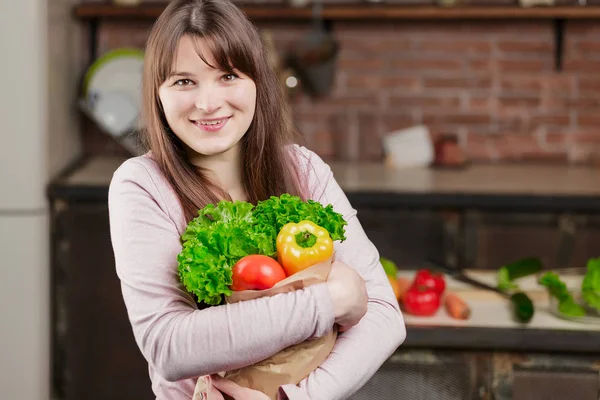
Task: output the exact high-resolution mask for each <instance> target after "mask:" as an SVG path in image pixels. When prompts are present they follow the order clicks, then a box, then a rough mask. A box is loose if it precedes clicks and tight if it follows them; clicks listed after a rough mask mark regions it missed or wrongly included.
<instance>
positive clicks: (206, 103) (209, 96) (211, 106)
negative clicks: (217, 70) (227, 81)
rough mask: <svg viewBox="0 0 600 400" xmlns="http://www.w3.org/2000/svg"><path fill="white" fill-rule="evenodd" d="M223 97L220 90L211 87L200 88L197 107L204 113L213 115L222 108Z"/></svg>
mask: <svg viewBox="0 0 600 400" xmlns="http://www.w3.org/2000/svg"><path fill="white" fill-rule="evenodd" d="M221 103H222V99H221V95H220V93H219V90H218V88H215V87H213V86H211V85H207V86H203V87H200V88H198V93H197V94H196V99H195V106H196V108H197V109H199V110H202V111H204V112H205V113H207V114H212V113H214V112H215V111H217V110H218V109H219V108H221Z"/></svg>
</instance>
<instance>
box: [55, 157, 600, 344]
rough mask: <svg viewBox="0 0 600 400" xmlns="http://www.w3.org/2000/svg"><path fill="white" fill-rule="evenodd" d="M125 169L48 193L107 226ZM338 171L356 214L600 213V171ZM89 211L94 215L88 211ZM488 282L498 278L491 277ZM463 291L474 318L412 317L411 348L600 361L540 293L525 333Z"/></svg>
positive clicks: (493, 304) (91, 164)
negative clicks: (412, 210) (116, 178)
mask: <svg viewBox="0 0 600 400" xmlns="http://www.w3.org/2000/svg"><path fill="white" fill-rule="evenodd" d="M123 161H124V159H123V158H119V157H95V158H91V159H87V160H84V161H83V162H80V163H77V164H76V165H74V166H73V168H71V169H70V170H69V171H67V172H66V173H65V174H63V175H62V176H61V177H59V178H57V179H56V180H54V181H53V182H52V183H51V184H50V185H49V187H48V195H49V197H50V199H51V200H52V201H53V202H54V201H55V200H59V201H61V202H67V203H72V204H74V205H77V207H78V209H81V211H74V210H71V212H73V213H75V215H78V214H77V213H78V212H81V213H82V216H81V217H79V216H77V217H71V218H75V220H79V219H81V218H89V217H90V216H91V215H94V217H93V218H97V219H99V221H102V224H107V221H105V220H106V219H107V216H106V215H105V213H106V208H105V205H104V204H105V203H106V200H107V195H108V185H109V183H110V180H111V178H112V174H113V172H114V171H115V170H116V169H117V168H118V166H119V165H120V164H121V163H122V162H123ZM331 167H332V170H333V171H334V174H335V177H336V179H337V180H338V182H339V184H340V186H341V187H342V188H343V189H344V190H345V191H346V193H347V194H348V197H349V198H350V201H351V202H352V203H353V205H355V206H357V205H358V206H360V205H366V206H370V207H377V206H391V207H418V208H428V207H430V208H436V207H439V208H453V207H454V208H458V209H460V208H468V207H480V208H495V209H501V208H506V209H508V210H511V211H515V210H517V209H518V210H527V209H531V210H533V211H539V210H540V209H543V210H557V211H558V210H576V211H583V210H585V211H600V169H595V168H575V167H560V166H541V165H519V166H517V165H514V166H512V165H507V166H472V167H471V168H468V169H465V170H453V171H451V170H437V169H431V170H430V169H406V170H393V169H390V168H387V167H385V166H383V165H382V164H355V165H351V166H350V165H348V164H342V163H332V164H331ZM86 203H90V204H92V206H91V207H92V208H91V209H89V210H88V209H87V208H85V207H87V206H86ZM80 206H81V207H80ZM77 207H76V208H77ZM92 210H93V211H92ZM95 213H98V215H97V216H95V215H96V214H95ZM86 224H87V223H86ZM102 226H104V225H102ZM97 240H101V238H98V239H97ZM102 240H104V239H102ZM105 240H106V241H108V240H109V238H108V237H106V238H105ZM106 247H107V248H109V246H108V244H106ZM482 279H494V276H493V275H492V276H489V272H488V275H485V274H483V277H482ZM461 285H463V284H461V283H459V282H452V283H451V284H449V287H451V288H453V290H454V289H456V290H460V291H461V294H462V295H463V296H465V299H466V300H467V301H468V302H469V303H470V305H471V307H472V310H473V316H472V318H471V319H470V320H469V321H456V320H451V319H450V318H448V317H447V316H446V315H445V312H444V310H440V312H438V315H437V316H436V317H435V318H417V317H413V316H410V315H405V321H406V324H407V330H408V335H407V339H406V341H405V344H404V345H403V346H404V347H406V348H423V349H431V348H438V349H444V348H445V349H461V348H462V349H474V350H503V351H530V352H535V351H550V352H561V351H564V352H580V353H594V352H595V353H600V334H599V332H598V327H597V326H585V325H581V324H578V323H573V322H569V321H564V320H561V319H558V318H556V317H553V316H551V315H550V314H549V313H548V312H547V297H545V296H544V293H543V292H540V291H539V289H538V290H537V291H536V289H535V288H533V287H532V288H531V290H532V291H533V292H532V293H534V296H533V297H534V298H535V299H536V310H537V311H536V314H535V316H534V319H533V320H532V321H531V323H529V324H527V325H520V324H517V323H515V322H513V321H512V319H511V317H510V312H509V309H508V308H507V306H506V302H505V301H504V300H503V299H502V298H500V297H499V296H497V295H495V294H494V293H486V292H482V291H480V290H475V291H474V290H472V289H469V288H466V287H464V285H463V286H461Z"/></svg>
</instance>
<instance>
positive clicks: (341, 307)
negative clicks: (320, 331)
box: [327, 261, 368, 332]
mask: <svg viewBox="0 0 600 400" xmlns="http://www.w3.org/2000/svg"><path fill="white" fill-rule="evenodd" d="M327 285H328V288H329V294H330V295H331V301H332V303H333V312H334V314H335V323H336V324H338V325H339V326H340V332H343V331H345V330H348V329H349V328H351V327H353V326H354V325H356V324H358V322H359V321H360V320H361V318H362V317H363V316H364V315H365V314H366V312H367V299H368V296H367V288H366V286H365V281H364V279H363V278H362V277H361V276H360V275H359V274H358V272H356V271H355V270H354V269H352V268H350V267H348V266H347V265H346V264H344V263H342V262H340V261H334V262H333V264H332V268H331V272H330V273H329V278H328V279H327Z"/></svg>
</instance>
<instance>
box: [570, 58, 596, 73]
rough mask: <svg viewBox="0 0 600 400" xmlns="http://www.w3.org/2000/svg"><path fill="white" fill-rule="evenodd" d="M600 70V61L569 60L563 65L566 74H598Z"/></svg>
mask: <svg viewBox="0 0 600 400" xmlns="http://www.w3.org/2000/svg"><path fill="white" fill-rule="evenodd" d="M599 70H600V60H585V59H581V58H577V59H567V60H565V62H564V65H563V71H565V72H581V73H589V74H597V73H598V71H599Z"/></svg>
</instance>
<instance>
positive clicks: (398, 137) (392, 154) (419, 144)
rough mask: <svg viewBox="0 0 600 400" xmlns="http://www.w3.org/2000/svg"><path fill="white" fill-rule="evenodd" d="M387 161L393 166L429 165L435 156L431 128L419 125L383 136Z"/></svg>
mask: <svg viewBox="0 0 600 400" xmlns="http://www.w3.org/2000/svg"><path fill="white" fill-rule="evenodd" d="M383 149H384V151H385V154H386V156H387V160H386V161H387V163H388V164H389V165H391V166H392V167H397V168H407V167H428V166H429V165H431V163H432V162H433V160H434V158H435V151H434V148H433V143H432V141H431V136H430V134H429V129H428V128H427V127H426V126H424V125H417V126H413V127H410V128H406V129H400V130H397V131H394V132H391V133H389V134H387V135H385V136H384V138H383Z"/></svg>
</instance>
